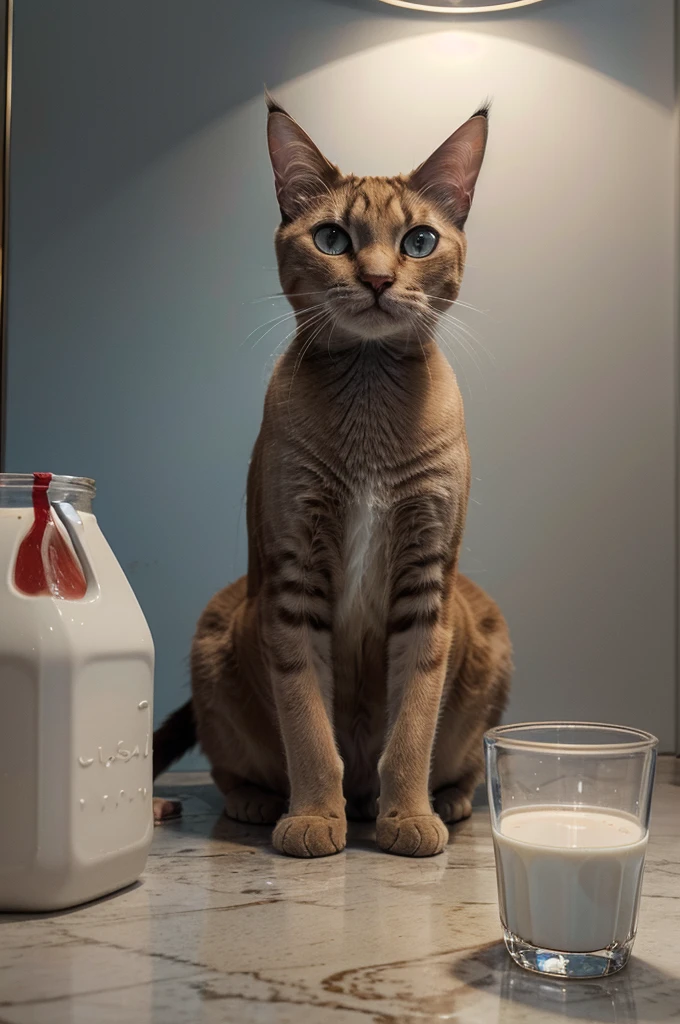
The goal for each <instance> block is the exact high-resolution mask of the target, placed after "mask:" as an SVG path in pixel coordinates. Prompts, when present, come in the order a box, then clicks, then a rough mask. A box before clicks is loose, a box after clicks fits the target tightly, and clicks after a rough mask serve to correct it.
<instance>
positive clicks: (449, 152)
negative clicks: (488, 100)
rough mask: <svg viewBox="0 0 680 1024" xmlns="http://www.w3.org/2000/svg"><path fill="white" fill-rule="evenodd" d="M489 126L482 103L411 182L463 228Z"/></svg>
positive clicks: (416, 171) (414, 174) (473, 192)
mask: <svg viewBox="0 0 680 1024" xmlns="http://www.w3.org/2000/svg"><path fill="white" fill-rule="evenodd" d="M488 129H489V108H488V107H482V108H481V109H480V110H478V111H477V113H476V114H473V115H472V117H471V118H469V120H467V121H466V122H465V124H463V125H461V127H460V128H459V129H458V131H456V132H454V133H453V135H450V136H449V138H448V139H447V140H446V142H443V143H442V145H441V146H440V147H439V149H436V150H435V151H434V153H433V154H432V156H431V157H428V159H427V160H426V161H425V163H423V164H421V165H420V167H418V168H417V169H416V170H415V171H414V172H413V174H412V175H411V177H410V179H409V184H410V186H411V188H413V189H414V190H415V191H416V192H420V193H421V194H422V196H423V197H424V198H425V199H431V200H432V201H433V202H436V203H438V204H439V205H440V206H443V207H444V209H445V211H446V213H447V215H448V216H449V217H450V219H451V220H452V221H453V223H454V224H455V225H456V227H458V228H460V229H461V230H462V228H463V226H464V225H465V221H466V220H467V215H468V213H469V212H470V206H471V204H472V197H473V195H474V194H475V185H476V183H477V175H478V174H479V170H480V168H481V166H482V160H483V159H484V150H485V149H486V138H487V134H488Z"/></svg>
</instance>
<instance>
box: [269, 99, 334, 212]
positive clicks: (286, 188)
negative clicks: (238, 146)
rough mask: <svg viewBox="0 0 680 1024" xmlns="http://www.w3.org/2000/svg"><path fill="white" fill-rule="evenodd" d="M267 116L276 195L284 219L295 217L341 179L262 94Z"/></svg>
mask: <svg viewBox="0 0 680 1024" xmlns="http://www.w3.org/2000/svg"><path fill="white" fill-rule="evenodd" d="M265 98H266V101H267V107H268V109H269V115H268V118H267V141H268V144H269V156H270V159H271V162H272V168H273V170H274V184H275V186H276V198H277V199H278V202H279V207H280V209H281V216H282V218H283V220H284V222H289V221H291V220H294V219H295V218H296V217H298V216H299V215H300V213H301V212H302V211H303V210H304V209H305V207H307V206H309V204H310V203H311V202H313V201H314V200H315V199H318V197H319V196H321V195H323V194H324V193H328V191H329V190H330V189H331V188H332V187H333V186H334V185H336V184H337V182H338V181H339V180H340V171H339V170H338V168H337V167H335V166H334V165H333V164H332V163H330V161H329V160H327V159H326V157H325V156H324V155H323V153H321V151H320V150H319V149H318V148H317V147H316V146H315V145H314V143H313V142H312V140H311V139H310V137H309V135H307V133H306V132H305V131H303V129H302V128H301V127H300V125H299V124H298V123H297V121H294V120H293V118H292V117H291V116H290V114H288V113H287V112H286V111H285V110H284V109H283V107H281V106H279V104H278V103H277V102H276V100H275V99H274V98H273V97H272V96H271V95H270V94H269V93H265Z"/></svg>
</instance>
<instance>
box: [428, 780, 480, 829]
mask: <svg viewBox="0 0 680 1024" xmlns="http://www.w3.org/2000/svg"><path fill="white" fill-rule="evenodd" d="M434 809H435V811H436V812H437V814H438V815H439V816H440V818H441V819H442V821H447V822H448V823H449V824H450V825H453V824H454V823H455V822H456V821H463V819H464V818H469V817H470V815H471V814H472V801H471V800H470V797H469V796H467V795H466V794H465V793H461V791H460V790H459V789H458V787H457V786H447V787H446V789H440V790H439V792H438V793H435V794H434Z"/></svg>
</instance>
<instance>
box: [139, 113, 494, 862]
mask: <svg viewBox="0 0 680 1024" xmlns="http://www.w3.org/2000/svg"><path fill="white" fill-rule="evenodd" d="M486 126H487V118H486V112H485V111H483V112H480V113H479V114H478V115H476V116H475V117H473V118H471V119H470V120H469V121H468V122H466V124H465V125H463V127H462V128H461V129H459V131H458V132H456V133H455V134H454V135H453V136H452V137H451V138H450V139H448V140H447V142H446V143H444V145H443V146H442V147H440V149H439V150H437V152H436V153H435V154H434V155H433V156H432V157H431V158H430V159H429V160H428V161H426V163H425V164H423V165H422V166H421V167H420V168H419V169H418V170H417V171H415V172H414V173H413V175H411V176H408V177H398V178H357V177H354V176H350V177H343V176H342V175H341V174H340V172H339V171H338V170H337V168H335V167H333V166H332V165H331V164H329V163H328V161H326V160H325V158H324V157H323V156H322V155H321V154H320V153H319V151H318V150H317V149H316V147H315V146H314V144H313V143H312V142H311V140H310V139H309V138H308V137H307V136H306V135H305V133H304V132H303V131H302V129H300V128H299V127H298V126H297V125H296V124H295V122H294V121H292V119H291V118H289V116H288V115H287V114H286V113H285V112H284V111H282V110H281V109H280V108H279V107H277V106H276V105H275V104H274V103H273V102H272V103H270V115H269V145H270V153H271V156H272V163H273V166H274V173H275V181H276V186H277V195H278V199H279V204H280V206H281V211H282V224H281V227H280V228H279V230H278V232H277V237H276V249H277V256H278V262H279V268H280V276H281V283H282V286H283V292H284V294H285V295H286V296H287V297H288V299H289V301H290V302H291V304H292V306H293V308H294V309H295V311H296V315H297V326H298V329H297V334H296V336H295V339H294V341H293V342H292V344H291V345H290V347H289V348H288V349H287V351H286V352H285V353H284V355H283V356H282V357H281V358H280V360H279V362H278V363H277V365H276V368H275V370H274V373H273V376H272V379H271V382H270V384H269V388H268V391H267V396H266V399H265V406H264V415H263V420H262V427H261V430H260V434H259V437H258V439H257V441H256V444H255V449H254V452H253V457H252V461H251V465H250V471H249V475H248V505H247V508H248V539H249V549H248V574H247V576H246V577H242V578H241V579H239V580H237V581H236V582H235V583H233V584H232V585H231V586H230V587H227V588H226V589H225V590H223V591H221V592H220V593H219V594H217V595H216V596H215V597H214V598H213V599H212V601H211V602H210V604H209V605H208V607H207V608H206V610H205V612H204V613H203V615H202V616H201V619H200V621H199V624H198V628H197V631H196V636H195V638H194V643H193V649H192V705H191V706H190V707H189V713H191V711H192V710H193V716H194V719H195V723H196V731H197V736H198V740H199V742H200V744H201V747H202V749H203V751H204V752H205V754H206V755H207V757H208V759H209V761H210V763H211V765H212V770H213V777H214V779H215V781H216V783H217V785H218V786H219V787H220V789H221V790H222V792H223V793H224V796H225V802H226V810H227V813H228V814H229V815H230V816H232V817H234V818H236V819H238V820H241V821H262V822H271V823H274V822H276V821H278V824H277V825H276V828H275V830H274V837H273V841H274V845H275V846H276V848H277V849H278V850H280V851H282V852H284V853H288V854H291V855H294V856H321V855H324V854H329V853H335V852H337V851H339V850H341V849H343V847H344V845H345V839H346V814H347V815H349V816H358V817H375V816H376V814H377V840H378V844H379V845H380V846H381V847H382V848H383V849H385V850H389V851H391V852H393V853H399V854H406V855H418V856H423V855H431V854H435V853H438V852H439V851H440V850H441V849H442V847H443V846H444V844H445V843H446V841H447V838H448V832H447V830H446V828H445V826H444V824H443V821H447V822H451V821H456V820H458V819H460V818H462V817H465V816H466V815H468V814H469V813H470V810H471V797H472V794H473V792H474V789H475V787H476V786H477V784H478V782H479V781H480V779H481V777H482V773H483V764H482V742H481V741H482V734H483V732H484V731H485V729H487V728H489V727H490V726H492V725H494V724H495V723H497V722H498V720H499V718H500V715H501V713H502V710H503V708H504V706H505V702H506V698H507V691H508V686H509V678H510V671H511V648H510V641H509V637H508V632H507V628H506V625H505V622H504V619H503V616H502V615H501V613H500V611H499V610H498V608H497V607H496V605H495V604H494V602H493V601H492V600H491V599H490V598H489V597H487V595H486V594H485V593H484V592H483V591H482V590H481V589H480V588H479V587H477V586H476V585H475V584H474V583H472V582H471V581H470V580H468V579H466V578H465V577H464V576H462V575H460V574H459V572H458V554H459V550H460V544H461V538H462V534H463V528H464V523H465V514H466V509H467V501H468V492H469V482H470V461H469V453H468V446H467V440H466V435H465V425H464V418H463V406H462V400H461V396H460V392H459V390H458V386H457V383H456V379H455V376H454V374H453V371H452V370H451V368H450V366H449V364H448V362H447V361H446V360H445V358H444V357H443V355H442V354H441V352H440V351H439V349H438V347H437V345H436V343H435V341H434V338H433V332H434V327H435V324H436V321H437V318H438V315H439V314H440V313H441V312H442V311H444V310H445V309H446V308H447V307H448V306H449V305H450V304H451V303H452V302H453V301H455V299H456V298H457V295H458V291H459V288H460V282H461V278H462V272H463V265H464V260H465V236H464V234H463V232H462V228H463V225H464V223H465V218H466V216H467V213H468V210H469V206H470V202H471V200H472V195H473V192H474V186H475V181H476V177H477V173H478V171H479V167H480V166H481V162H482V157H483V153H484V147H485V143H486ZM329 222H330V223H333V224H338V225H341V226H342V228H343V229H344V230H345V231H346V232H347V233H348V234H349V235H350V237H351V240H352V246H351V249H350V250H349V251H348V252H346V253H344V254H341V255H326V254H325V253H322V252H320V251H319V250H318V249H317V247H316V245H315V242H314V237H313V236H314V231H315V229H316V228H317V227H318V226H319V225H320V224H326V223H329ZM417 225H418V226H420V225H429V226H430V227H431V228H433V229H435V230H436V232H437V233H438V235H439V241H438V244H437V247H436V249H435V250H434V252H433V253H432V254H431V255H429V256H427V257H425V258H411V257H409V256H407V255H405V254H404V253H403V252H402V251H401V250H400V245H401V240H402V238H403V236H404V234H405V233H406V232H407V231H408V230H409V228H411V227H413V226H417ZM187 724H188V718H186V717H185V726H186V725H187ZM185 734H186V729H185ZM181 752H182V751H181V750H178V752H177V753H181ZM160 767H161V766H159V769H160ZM433 805H434V807H433ZM442 819H443V820H442Z"/></svg>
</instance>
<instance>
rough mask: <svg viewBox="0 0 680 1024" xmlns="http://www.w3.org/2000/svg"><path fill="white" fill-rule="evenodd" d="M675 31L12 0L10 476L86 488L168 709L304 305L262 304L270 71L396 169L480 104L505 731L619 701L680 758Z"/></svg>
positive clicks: (475, 292)
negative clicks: (58, 479)
mask: <svg viewBox="0 0 680 1024" xmlns="http://www.w3.org/2000/svg"><path fill="white" fill-rule="evenodd" d="M672 19H673V0H654V3H641V2H640V0H546V2H545V3H544V4H539V5H537V6H536V7H535V8H527V9H525V10H522V11H518V12H514V13H512V14H508V15H506V16H500V17H498V16H487V17H480V18H474V19H463V18H458V19H456V18H448V19H447V18H440V19H436V18H428V17H424V16H422V15H421V16H418V15H410V14H408V13H406V12H403V11H399V10H398V9H396V8H390V7H387V6H385V5H380V4H376V3H373V2H371V0H366V2H365V3H362V2H360V0H356V2H352V0H346V2H341V0H286V3H282V2H281V0H260V2H258V3H256V4H252V3H251V4H238V3H236V2H224V0H196V2H193V3H186V0H181V2H180V0H116V3H106V2H105V0H60V2H59V3H55V2H54V0H21V2H20V3H17V4H16V12H15V54H14V67H15V82H14V120H13V140H12V141H13V150H12V174H11V206H10V277H9V362H8V369H9V394H8V398H9V409H8V452H7V456H8V468H9V469H11V470H25V471H26V470H28V471H32V470H34V469H38V468H40V469H49V470H53V471H54V472H61V473H74V474H84V475H91V476H94V477H96V478H97V481H98V486H99V497H98V500H97V512H98V514H99V518H100V521H101V524H102V526H103V528H104V530H105V532H106V534H107V536H108V538H109V540H110V542H111V544H112V546H113V548H114V550H115V551H116V552H117V554H118V556H119V558H120V561H121V563H122V564H123V566H124V568H125V570H126V571H127V573H128V574H129V577H130V580H131V582H132V584H133V586H134V587H135V589H136V591H137V594H138V596H139V599H140V601H141V603H142V606H143V608H144V610H145V612H146V614H147V616H148V619H149V622H150V625H151V628H152V630H153V633H154V636H155V640H156V646H157V692H156V711H157V717H161V716H163V715H164V714H165V713H167V712H168V711H169V710H171V709H172V708H173V707H174V706H175V705H176V704H177V703H179V701H180V700H182V699H183V698H184V696H185V694H186V692H187V690H186V686H187V683H188V673H187V666H186V659H187V653H188V649H189V644H190V638H191V633H192V629H193V626H194V622H195V620H196V617H197V616H198V614H199V612H200V610H201V608H202V606H203V605H204V604H205V602H206V600H207V599H208V598H209V596H210V595H211V594H212V592H213V591H215V590H216V589H217V588H219V587H220V586H221V585H223V584H224V583H225V582H226V581H228V580H229V579H232V578H233V577H234V576H235V575H237V574H238V573H240V572H242V571H243V570H244V568H245V521H244V516H243V509H242V503H243V496H244V486H245V477H246V470H247V463H248V458H249V453H250V449H251V446H252V443H253V440H254V438H255V435H256V432H257V429H258V425H259V421H260V415H261V403H262V397H263V393H264V387H265V383H266V379H267V375H268V372H269V370H270V368H271V363H272V356H273V353H274V350H275V349H276V346H277V344H278V343H279V342H282V341H283V340H284V338H285V336H286V333H287V331H288V330H289V328H290V324H288V323H287V322H286V323H284V324H283V325H279V326H276V325H274V326H273V329H272V330H271V332H270V333H269V334H267V335H266V336H265V337H263V338H262V340H261V341H259V342H258V338H259V337H260V335H262V334H264V331H265V329H266V328H265V327H264V326H261V325H264V324H265V322H266V321H268V320H269V318H271V317H273V316H275V315H276V314H277V313H283V312H285V310H286V306H285V304H284V303H282V302H277V301H276V300H269V299H267V298H266V297H267V296H270V295H272V293H274V292H275V291H276V290H277V289H278V283H277V278H276V273H275V270H274V255H273V247H272V242H271V239H272V234H273V230H274V227H275V224H276V219H277V217H276V206H275V202H274V198H273V192H272V187H271V174H270V170H269V167H268V163H267V158H266V152H265V145H264V134H263V129H264V108H263V104H262V100H261V91H262V85H263V83H264V82H265V81H267V83H268V84H269V85H270V86H271V87H274V88H275V89H276V90H277V92H278V93H279V94H280V95H281V96H282V98H283V99H284V100H285V101H286V102H288V103H289V104H290V106H291V109H292V110H293V112H294V113H295V114H296V115H298V116H299V118H300V119H301V120H302V122H303V123H304V124H305V125H306V126H307V127H308V129H309V130H310V132H311V133H312V134H313V135H315V136H316V137H317V138H318V140H319V142H320V144H321V145H322V146H324V147H325V148H326V149H327V151H328V152H329V155H330V156H331V157H332V158H333V159H335V160H337V161H338V162H340V163H341V164H342V165H343V166H345V167H346V168H347V169H356V170H360V171H362V172H376V173H382V172H395V171H398V170H407V169H408V168H409V167H411V166H413V165H414V164H415V163H416V162H418V161H419V160H420V159H422V158H423V157H424V156H425V155H426V154H427V152H428V151H429V150H430V149H431V148H433V147H434V146H435V145H437V144H438V143H439V142H440V141H441V140H442V139H443V138H444V137H445V136H446V135H447V134H448V133H449V132H450V131H451V130H452V129H453V128H454V127H456V125H457V124H458V123H459V122H460V121H461V120H463V119H464V118H465V117H466V116H467V115H468V114H469V113H470V112H471V111H472V110H473V109H475V107H476V105H477V104H478V102H479V100H480V99H483V98H484V97H485V96H486V95H487V94H489V93H491V94H492V95H493V96H494V97H495V107H494V112H493V122H492V133H491V146H490V150H489V156H488V163H487V167H486V168H485V170H484V174H483V176H482V180H481V181H480V185H479V189H478V196H477V200H476V208H475V210H474V211H473V215H472V217H471V219H470V224H469V235H470V245H471V249H470V268H469V271H468V276H467V280H466V285H465V290H464V294H463V299H464V300H465V301H467V302H469V303H471V304H472V305H474V306H476V307H479V308H480V309H482V310H484V311H485V313H484V315H482V314H481V313H478V312H475V311H472V310H466V309H461V313H460V315H461V317H462V318H463V319H464V321H465V322H466V324H467V327H466V330H467V329H469V330H470V331H471V332H472V333H473V334H474V336H475V339H476V340H475V341H474V342H472V341H470V338H469V336H468V335H467V334H465V333H462V334H461V336H460V338H459V339H458V341H455V339H451V340H452V343H453V345H454V349H455V358H454V357H453V356H452V358H454V363H455V365H456V367H457V368H458V369H459V371H460V377H461V383H462V387H463V392H464V396H465V398H466V403H467V410H468V423H469V432H470V441H471V447H472V452H473V458H474V467H475V474H474V475H475V477H476V478H477V479H476V480H475V490H474V492H473V498H474V501H473V503H472V504H471V511H470V519H469V529H468V535H467V540H466V552H465V567H466V568H467V569H468V570H469V571H470V572H471V573H472V574H473V575H474V576H475V578H476V579H478V580H479V582H481V583H483V584H485V585H487V586H488V588H489V589H490V590H491V592H492V593H494V595H495V596H497V597H498V599H499V600H500V601H501V604H502V606H503V608H504V610H505V611H506V613H507V615H508V618H509V620H510V623H511V626H512V629H513V635H514V638H515V643H516V649H517V658H516V660H517V666H518V671H517V679H516V685H515V696H514V699H513V705H512V708H511V712H510V713H511V715H512V716H513V717H515V718H519V717H522V718H536V717H546V718H547V717H552V716H570V717H585V718H598V719H611V718H616V719H620V720H625V721H627V722H635V723H639V724H642V725H646V726H648V727H649V728H652V729H655V730H657V732H658V733H659V734H660V735H661V737H662V740H663V744H664V746H665V747H666V748H668V749H670V748H671V747H672V746H673V744H674V729H673V707H674V701H675V681H674V655H673V647H674V635H675V620H674V605H673V593H674V551H675V533H674V519H673V514H674V513H673V458H674V440H673V401H674V364H673V320H672V318H673V290H674V270H673V262H672V261H673V221H672V216H671V204H672V201H673V167H672V156H673V103H674V82H673V37H672V31H671V30H672ZM258 327H259V328H260V330H258ZM253 331H254V332H255V333H253V334H252V335H251V336H250V337H249V335H250V334H251V332H253ZM468 342H469V343H470V344H471V345H472V346H473V354H472V355H469V354H466V352H465V351H464V349H465V347H466V343H468ZM485 350H486V351H485ZM198 763H200V762H199V760H197V759H196V758H194V759H188V760H186V761H185V762H184V765H185V766H188V765H191V764H198Z"/></svg>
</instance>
